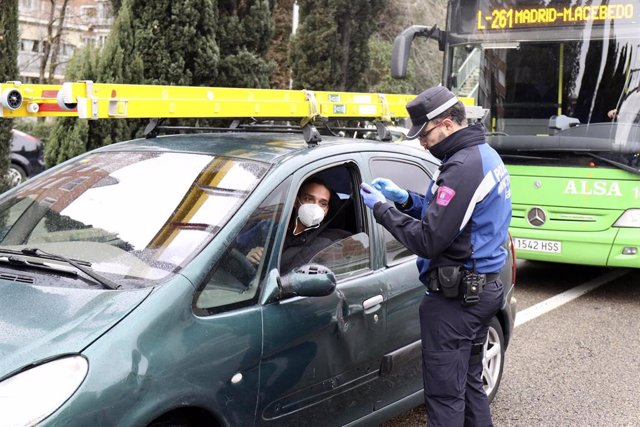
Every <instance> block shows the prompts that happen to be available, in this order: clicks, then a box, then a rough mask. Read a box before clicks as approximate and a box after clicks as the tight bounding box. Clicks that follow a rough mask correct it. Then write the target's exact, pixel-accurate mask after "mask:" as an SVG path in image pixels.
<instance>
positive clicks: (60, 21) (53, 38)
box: [38, 0, 69, 83]
mask: <svg viewBox="0 0 640 427" xmlns="http://www.w3.org/2000/svg"><path fill="white" fill-rule="evenodd" d="M68 3H69V0H61V1H58V0H49V17H48V22H47V36H46V39H44V40H43V41H42V55H41V56H40V76H39V78H38V82H39V83H52V82H53V79H54V76H55V72H56V68H58V65H60V64H59V63H58V54H59V53H60V41H61V40H62V32H63V30H64V20H65V18H66V15H67V4H68ZM47 68H48V76H47Z"/></svg>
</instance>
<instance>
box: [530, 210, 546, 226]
mask: <svg viewBox="0 0 640 427" xmlns="http://www.w3.org/2000/svg"><path fill="white" fill-rule="evenodd" d="M527 221H528V222H529V224H531V225H533V226H534V227H541V226H542V225H543V224H544V223H545V222H546V221H547V214H545V213H544V211H543V210H542V209H540V208H531V209H529V212H527Z"/></svg>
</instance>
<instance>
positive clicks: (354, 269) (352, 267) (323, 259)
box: [310, 232, 369, 280]
mask: <svg viewBox="0 0 640 427" xmlns="http://www.w3.org/2000/svg"><path fill="white" fill-rule="evenodd" d="M310 262H311V263H314V264H322V265H324V266H325V267H328V268H329V269H330V270H331V271H332V272H333V274H335V276H336V279H338V280H341V279H346V278H348V277H351V276H353V275H355V274H358V273H360V272H362V271H363V270H366V269H368V268H369V236H368V235H367V233H364V232H362V233H358V234H354V235H353V236H349V237H346V238H344V239H341V240H338V241H337V242H335V243H333V244H332V245H331V246H328V247H326V248H325V249H323V250H322V251H320V252H318V253H317V254H316V255H315V256H314V257H313V258H312V259H311V261H310Z"/></svg>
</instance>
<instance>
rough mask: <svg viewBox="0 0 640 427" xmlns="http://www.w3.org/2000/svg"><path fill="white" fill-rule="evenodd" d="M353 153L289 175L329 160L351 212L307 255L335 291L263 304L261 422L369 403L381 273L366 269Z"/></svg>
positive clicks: (379, 340) (378, 352)
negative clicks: (339, 229)
mask: <svg viewBox="0 0 640 427" xmlns="http://www.w3.org/2000/svg"><path fill="white" fill-rule="evenodd" d="M355 156H356V157H358V158H359V157H360V156H359V155H357V154H356V155H355ZM353 157H354V156H353V155H352V156H350V157H335V158H330V159H325V160H323V161H320V162H317V163H314V164H312V165H309V166H307V167H305V168H303V169H301V170H300V171H299V172H297V173H296V174H294V176H293V177H294V182H297V183H301V182H302V181H303V180H304V179H306V178H307V177H309V176H311V175H312V174H316V173H320V172H321V171H323V170H324V171H325V172H327V171H328V168H333V170H332V171H331V172H332V174H330V175H329V176H334V177H335V176H337V175H339V173H338V172H339V171H340V170H342V171H343V172H345V171H346V175H345V176H346V177H347V178H345V179H341V180H340V183H341V184H340V185H342V186H343V187H342V189H341V190H342V191H340V193H341V194H342V197H344V199H343V201H345V203H347V202H348V201H349V199H350V202H351V203H350V205H349V206H350V208H348V209H349V212H348V213H347V216H350V215H354V216H355V218H348V219H353V220H354V221H347V222H348V223H351V224H355V228H354V229H352V230H350V232H351V233H352V234H351V236H350V237H347V238H345V239H343V240H341V241H338V242H335V243H334V244H333V245H331V246H330V247H328V248H327V249H325V250H324V251H322V253H319V254H318V255H317V256H316V257H314V259H313V261H314V262H318V263H323V264H324V265H326V266H327V267H329V268H331V269H332V270H334V273H335V274H336V276H337V288H336V291H335V292H333V293H332V294H331V295H328V296H325V297H294V298H290V299H286V300H281V301H276V302H273V303H270V304H266V305H265V306H264V310H263V320H264V348H263V359H262V364H261V379H260V395H259V413H258V419H259V422H260V423H261V424H264V425H274V426H276V425H277V426H281V425H302V424H325V425H327V424H328V425H343V424H346V423H348V422H350V421H353V420H355V419H358V418H361V417H363V416H365V415H367V414H370V413H371V412H372V410H373V397H374V392H375V390H376V387H377V385H376V384H377V381H378V379H379V375H378V373H379V368H380V362H381V360H382V355H383V348H384V339H385V323H386V313H385V307H384V289H383V280H384V276H383V274H382V273H381V272H379V271H374V270H373V269H372V265H373V264H372V262H373V261H372V256H373V253H374V246H373V245H372V240H371V239H370V237H371V228H372V227H373V224H372V223H370V222H365V220H364V218H365V212H364V208H363V207H362V204H361V202H360V196H359V193H358V191H357V189H358V185H359V183H360V181H361V178H360V177H361V173H360V168H359V165H358V164H357V163H356V162H355V161H352V160H349V158H351V159H353ZM343 175H344V174H343ZM345 180H346V181H347V182H345ZM345 184H346V186H345ZM292 187H295V186H292ZM297 190H298V188H292V191H291V193H290V195H289V196H290V201H289V204H288V205H289V209H290V208H291V207H292V205H293V198H295V195H296V192H297ZM347 222H346V223H347ZM275 274H276V276H277V274H278V273H277V270H276V273H275ZM271 280H277V277H272V278H271ZM272 286H273V285H272ZM267 287H268V286H267Z"/></svg>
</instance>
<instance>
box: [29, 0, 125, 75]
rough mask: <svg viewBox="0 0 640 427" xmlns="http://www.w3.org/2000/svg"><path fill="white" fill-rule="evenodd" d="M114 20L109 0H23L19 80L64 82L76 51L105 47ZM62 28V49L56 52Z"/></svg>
mask: <svg viewBox="0 0 640 427" xmlns="http://www.w3.org/2000/svg"><path fill="white" fill-rule="evenodd" d="M113 19H114V17H113V12H112V9H111V3H110V2H109V1H108V0H66V1H65V0H19V9H18V31H19V38H20V46H19V52H18V69H19V73H20V75H19V78H18V80H20V81H22V82H28V83H38V82H39V81H40V78H41V77H42V78H44V81H45V82H51V83H54V82H61V81H62V80H63V79H64V70H65V66H66V64H67V62H68V61H69V59H70V58H71V55H72V54H73V52H74V50H75V49H77V48H80V47H83V46H97V47H99V46H102V45H103V44H104V43H105V41H106V39H107V36H108V35H109V31H110V30H111V26H112V25H113ZM61 21H62V28H60V22H61ZM58 31H60V43H59V49H58V52H57V54H54V52H53V48H52V47H53V46H54V45H55V44H54V40H55V36H56V34H57V33H58ZM52 63H53V64H55V65H54V66H53V67H52ZM52 70H53V76H52V77H51V78H50V76H49V75H50V73H51V71H52Z"/></svg>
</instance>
